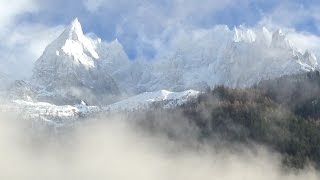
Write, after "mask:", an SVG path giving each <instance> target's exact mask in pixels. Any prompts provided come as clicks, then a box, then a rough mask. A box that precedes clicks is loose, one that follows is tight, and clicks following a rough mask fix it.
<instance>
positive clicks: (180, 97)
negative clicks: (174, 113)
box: [103, 90, 200, 112]
mask: <svg viewBox="0 0 320 180" xmlns="http://www.w3.org/2000/svg"><path fill="white" fill-rule="evenodd" d="M199 94H200V92H199V91H194V90H187V91H183V92H170V91H166V90H161V91H156V92H145V93H142V94H140V95H137V96H133V97H130V98H128V99H125V100H122V101H119V102H116V103H114V104H111V105H108V106H106V107H104V108H103V110H104V111H106V112H123V111H134V110H139V109H147V108H150V107H151V106H152V105H156V104H157V103H160V104H161V107H162V108H173V107H177V106H180V105H182V104H185V103H186V102H188V101H189V100H192V99H195V98H196V97H198V95H199Z"/></svg>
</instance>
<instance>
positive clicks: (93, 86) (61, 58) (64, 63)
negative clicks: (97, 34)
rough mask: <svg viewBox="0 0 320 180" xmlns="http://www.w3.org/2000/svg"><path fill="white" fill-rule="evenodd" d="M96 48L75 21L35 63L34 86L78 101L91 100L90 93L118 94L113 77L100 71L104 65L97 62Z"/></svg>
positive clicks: (76, 20)
mask: <svg viewBox="0 0 320 180" xmlns="http://www.w3.org/2000/svg"><path fill="white" fill-rule="evenodd" d="M97 46H98V44H97V43H96V42H95V41H94V40H92V39H91V38H89V37H87V36H85V35H84V34H83V31H82V27H81V24H80V22H79V20H78V19H77V18H76V19H75V20H73V21H72V22H71V23H70V25H69V26H67V28H66V29H65V30H64V31H63V32H62V34H61V35H60V36H59V37H58V38H57V39H56V40H55V41H53V42H52V43H51V44H50V45H49V46H48V47H47V48H46V49H45V51H44V53H43V54H42V56H41V57H40V58H39V59H38V60H37V62H36V63H35V68H34V73H33V78H32V80H33V83H34V84H36V85H41V86H43V87H45V88H46V89H50V91H57V90H58V91H63V92H66V93H68V94H71V95H72V96H74V97H77V98H78V97H79V98H80V97H81V96H88V92H90V93H91V92H94V93H97V92H99V93H100V94H104V95H109V94H118V93H119V90H118V87H117V85H116V83H115V82H114V80H113V79H112V77H111V76H110V75H109V73H108V72H106V71H104V70H103V69H101V68H99V67H100V63H101V61H100V60H98V59H100V57H99V55H98V53H97V48H98V47H97ZM97 94H98V93H97ZM88 98H89V97H88ZM91 99H92V98H91ZM86 100H87V99H86Z"/></svg>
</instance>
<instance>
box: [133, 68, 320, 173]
mask: <svg viewBox="0 0 320 180" xmlns="http://www.w3.org/2000/svg"><path fill="white" fill-rule="evenodd" d="M319 115H320V76H319V72H313V73H306V74H300V75H294V76H284V77H282V78H279V79H276V80H267V81H263V82H261V83H259V84H257V85H255V86H254V87H252V88H247V89H231V88H227V87H224V86H218V87H216V88H214V89H213V90H208V91H207V92H206V93H203V94H202V95H200V96H199V98H198V99H197V100H195V101H193V102H190V103H188V104H186V105H183V106H182V107H179V108H176V109H173V110H166V109H159V108H157V106H156V105H155V107H154V109H152V110H149V111H147V112H139V113H134V114H129V116H130V118H133V119H135V120H136V121H138V122H140V123H139V124H142V125H143V127H145V128H149V129H150V130H152V132H166V133H167V135H168V136H169V137H172V138H179V137H180V136H181V134H187V133H188V132H189V131H192V130H190V128H189V129H188V128H186V124H187V125H188V127H192V129H193V130H194V129H196V132H197V140H199V142H210V141H217V139H218V140H219V141H221V142H227V143H231V144H239V143H240V144H244V145H247V146H249V145H251V144H259V145H264V146H267V147H269V148H270V149H272V150H274V151H276V152H279V153H281V154H282V155H283V157H284V158H283V160H282V161H283V165H284V166H285V167H291V168H303V167H304V166H305V165H306V164H309V163H311V164H315V166H316V167H317V168H319V167H320V116H319ZM166 123H167V124H166ZM168 124H169V126H168ZM181 127H182V128H181ZM179 128H180V130H178V129H179Z"/></svg>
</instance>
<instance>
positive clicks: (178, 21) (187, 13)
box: [0, 0, 320, 71]
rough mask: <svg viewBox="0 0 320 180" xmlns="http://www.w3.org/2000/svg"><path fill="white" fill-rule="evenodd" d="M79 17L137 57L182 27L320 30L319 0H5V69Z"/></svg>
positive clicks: (0, 47) (30, 58)
mask: <svg viewBox="0 0 320 180" xmlns="http://www.w3.org/2000/svg"><path fill="white" fill-rule="evenodd" d="M75 17H79V19H80V21H81V22H82V25H83V28H84V31H85V32H86V33H89V32H93V33H95V34H96V35H97V36H99V37H101V38H102V39H104V40H106V41H111V40H113V39H115V38H117V39H118V40H119V41H120V43H122V44H123V46H124V48H125V51H126V53H127V54H128V55H129V57H130V58H131V59H135V58H137V57H145V58H152V57H153V56H154V55H155V54H156V52H157V49H158V48H159V47H157V44H159V43H158V42H161V44H165V42H166V41H167V40H168V39H170V38H171V37H172V36H174V35H175V34H176V32H177V31H178V30H181V29H209V28H212V27H213V26H215V25H217V24H227V25H228V26H229V28H231V29H232V28H233V27H234V26H238V25H246V26H249V27H254V26H257V25H261V24H263V25H268V26H276V27H286V28H292V29H295V30H297V31H299V32H304V33H305V34H308V35H310V36H314V37H317V36H318V35H320V1H319V0H223V1H221V0H200V1H199V0H135V1H132V0H1V1H0V38H1V40H2V41H1V42H0V69H5V68H1V67H5V66H6V64H8V62H10V63H15V64H21V63H25V62H34V61H35V60H36V59H37V57H38V56H39V55H40V54H41V52H42V51H43V49H44V48H45V46H46V44H48V43H49V42H50V41H52V39H54V38H55V37H56V36H57V35H58V34H59V33H60V32H61V31H62V30H63V28H64V27H65V26H66V25H67V24H68V23H69V22H70V21H72V19H74V18H75ZM29 66H30V67H31V66H32V63H29V64H27V65H26V66H25V67H26V68H25V69H26V71H27V69H28V68H30V67H29ZM21 71H23V69H22V70H21Z"/></svg>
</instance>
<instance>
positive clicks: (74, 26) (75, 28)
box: [62, 18, 85, 41]
mask: <svg viewBox="0 0 320 180" xmlns="http://www.w3.org/2000/svg"><path fill="white" fill-rule="evenodd" d="M62 36H64V38H66V39H70V40H74V41H77V40H78V41H81V40H82V39H83V38H85V37H84V34H83V31H82V26H81V24H80V22H79V19H78V18H76V19H74V20H73V21H72V22H71V24H70V25H69V26H68V27H67V28H66V29H65V30H64V32H63V33H62Z"/></svg>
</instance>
